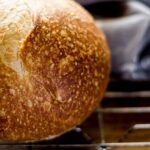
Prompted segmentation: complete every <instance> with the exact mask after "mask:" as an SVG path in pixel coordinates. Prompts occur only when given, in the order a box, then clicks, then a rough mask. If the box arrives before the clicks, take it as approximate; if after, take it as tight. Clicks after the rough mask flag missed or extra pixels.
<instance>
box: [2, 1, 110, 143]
mask: <svg viewBox="0 0 150 150" xmlns="http://www.w3.org/2000/svg"><path fill="white" fill-rule="evenodd" d="M109 69H110V65H109V52H108V47H107V44H106V41H105V37H104V35H103V33H102V32H101V31H99V30H98V29H97V28H96V26H95V24H94V21H93V19H92V17H91V16H90V15H89V14H88V13H87V12H86V11H85V10H83V9H82V8H81V7H80V6H78V5H77V4H76V3H75V2H73V1H71V0H59V1H56V0H45V1H43V0H34V1H30V0H9V1H8V0H0V140H1V141H35V140H42V139H47V138H49V139H51V138H54V137H55V136H58V135H60V134H62V133H64V132H66V131H68V130H70V129H71V128H73V127H75V126H76V125H79V124H80V123H81V122H83V121H84V120H85V119H86V118H87V117H88V116H89V114H91V113H92V111H93V110H94V109H95V107H96V106H97V104H98V103H99V101H100V100H101V99H102V96H103V94H104V91H105V89H106V85H107V82H108V76H109Z"/></svg>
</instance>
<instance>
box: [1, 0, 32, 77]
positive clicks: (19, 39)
mask: <svg viewBox="0 0 150 150" xmlns="http://www.w3.org/2000/svg"><path fill="white" fill-rule="evenodd" d="M5 8H7V9H5ZM0 12H2V14H1V15H2V16H1V17H0V22H1V23H0V58H1V61H2V62H3V63H4V64H5V65H6V66H8V67H10V68H12V69H13V70H14V71H16V72H17V73H18V75H19V76H20V77H23V75H24V68H23V66H22V62H21V59H20V57H19V50H20V47H21V45H22V43H23V41H24V39H25V38H26V36H27V34H28V33H29V32H30V31H31V29H32V17H31V13H30V10H29V8H28V6H27V5H26V3H24V2H23V1H22V0H13V2H12V1H11V2H10V1H6V0H5V1H4V0H1V1H0Z"/></svg>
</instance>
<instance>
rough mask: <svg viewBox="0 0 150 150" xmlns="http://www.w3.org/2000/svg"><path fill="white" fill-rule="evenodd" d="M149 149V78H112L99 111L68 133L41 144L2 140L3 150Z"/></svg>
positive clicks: (0, 148) (1, 147)
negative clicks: (129, 79) (142, 79)
mask: <svg viewBox="0 0 150 150" xmlns="http://www.w3.org/2000/svg"><path fill="white" fill-rule="evenodd" d="M18 149H19V150H56V149H58V150H59V149H61V150H65V149H69V150H72V149H73V150H74V149H80V150H127V149H132V150H135V149H136V150H139V149H140V150H147V149H150V81H124V80H112V81H111V83H110V85H109V87H108V90H107V93H106V95H105V97H104V99H103V101H102V102H101V104H100V105H99V107H98V108H97V110H96V111H95V112H94V113H93V114H92V115H91V116H90V117H89V118H88V119H87V120H86V121H85V122H84V123H83V124H82V125H81V126H79V127H77V128H76V129H74V130H72V131H70V132H69V133H66V134H65V135H63V136H61V137H59V138H57V139H54V140H51V141H41V142H38V143H30V144H26V143H19V144H16V143H15V144H14V143H1V144H0V150H18Z"/></svg>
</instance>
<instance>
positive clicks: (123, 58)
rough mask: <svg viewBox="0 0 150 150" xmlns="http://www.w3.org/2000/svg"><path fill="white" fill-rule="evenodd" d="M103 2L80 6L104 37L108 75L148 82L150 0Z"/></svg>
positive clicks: (149, 74) (91, 2) (149, 66)
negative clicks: (108, 55) (109, 59)
mask: <svg viewBox="0 0 150 150" xmlns="http://www.w3.org/2000/svg"><path fill="white" fill-rule="evenodd" d="M106 1H107V2H106ZM106 1H105V2H104V1H103V0H95V1H93V0H91V1H90V0H88V1H86V3H84V2H85V1H84V0H83V1H82V4H84V6H85V8H86V9H88V10H89V11H90V12H91V13H92V14H93V15H94V16H95V18H96V24H97V26H98V27H100V28H102V29H103V31H104V32H105V34H106V37H107V40H108V43H109V47H110V49H111V56H112V72H113V73H115V74H118V75H120V76H121V77H123V78H126V79H136V80H137V79H139V80H141V79H150V8H149V6H150V0H140V1H130V0H126V1H122V0H121V1H116V0H112V1H111V0H106ZM108 1H111V2H108Z"/></svg>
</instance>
